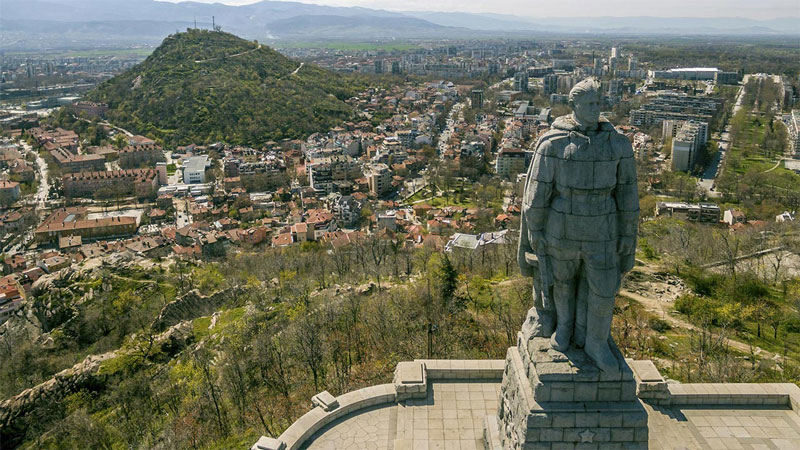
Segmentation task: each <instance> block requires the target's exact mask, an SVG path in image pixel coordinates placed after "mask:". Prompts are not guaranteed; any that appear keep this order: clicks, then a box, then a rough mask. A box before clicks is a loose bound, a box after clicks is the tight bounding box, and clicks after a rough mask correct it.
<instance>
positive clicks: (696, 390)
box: [668, 383, 800, 411]
mask: <svg viewBox="0 0 800 450" xmlns="http://www.w3.org/2000/svg"><path fill="white" fill-rule="evenodd" d="M668 390H669V402H670V404H672V405H720V406H754V405H762V406H783V407H790V408H792V409H793V410H795V411H797V410H798V408H800V388H798V387H797V386H796V385H794V384H791V383H686V384H681V383H676V384H669V385H668Z"/></svg>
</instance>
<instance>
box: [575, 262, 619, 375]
mask: <svg viewBox="0 0 800 450" xmlns="http://www.w3.org/2000/svg"><path fill="white" fill-rule="evenodd" d="M584 262H585V266H584V267H585V271H586V281H587V284H588V285H589V290H588V293H587V298H586V303H587V305H586V306H587V308H586V316H587V317H586V343H585V345H584V351H586V354H587V355H589V357H590V358H592V360H593V361H594V363H595V364H596V365H597V367H599V368H600V369H601V370H603V371H606V372H615V371H618V370H619V363H618V362H617V359H616V358H615V357H614V354H613V353H612V352H611V347H610V346H609V344H608V340H609V338H610V336H611V320H612V318H613V314H614V297H615V296H616V294H617V289H619V282H620V275H619V269H618V268H617V266H618V264H617V258H616V253H615V252H613V253H612V252H604V253H595V254H591V255H587V258H586V259H585V261H584Z"/></svg>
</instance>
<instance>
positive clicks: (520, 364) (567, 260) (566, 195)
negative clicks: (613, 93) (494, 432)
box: [498, 79, 647, 449]
mask: <svg viewBox="0 0 800 450" xmlns="http://www.w3.org/2000/svg"><path fill="white" fill-rule="evenodd" d="M569 103H570V106H571V107H572V109H573V113H572V114H570V115H566V116H562V117H559V118H557V119H556V120H555V121H554V123H553V125H552V127H551V129H550V131H548V132H547V133H545V134H544V135H543V136H542V137H541V138H540V139H539V140H538V142H537V144H536V153H535V155H534V159H533V162H532V163H531V166H530V169H529V171H528V178H527V183H526V186H525V193H524V196H523V200H522V220H521V227H520V228H521V229H520V240H519V252H518V261H519V265H520V268H521V270H522V272H523V274H526V275H530V276H533V279H534V283H533V303H534V304H533V308H531V309H530V311H529V312H528V317H527V319H526V321H525V324H524V325H523V328H522V331H521V332H520V333H519V335H518V345H517V347H516V348H511V349H509V351H508V355H507V358H506V369H505V372H504V376H503V384H502V399H501V403H500V405H499V411H498V415H499V419H500V420H499V423H500V426H501V430H500V437H501V439H502V442H503V448H504V449H523V448H529V447H530V446H528V447H526V445H525V444H526V442H527V443H532V442H537V441H539V440H542V441H546V442H551V443H552V442H557V441H558V439H553V436H556V435H559V436H562V439H564V440H565V441H566V442H584V443H591V442H593V441H594V438H595V437H596V435H597V433H598V432H602V433H608V434H610V433H612V432H614V433H617V434H623V435H624V436H623V439H619V440H618V441H621V442H628V443H630V444H631V445H633V448H639V447H640V448H647V414H646V412H645V410H644V408H643V407H642V406H641V405H640V404H639V401H638V399H637V397H636V382H635V381H634V379H633V372H632V371H631V369H630V368H629V367H628V364H627V363H626V362H625V360H624V358H623V356H622V354H621V353H620V352H619V350H618V349H617V347H616V346H615V345H614V342H613V340H612V338H611V335H610V332H611V320H612V314H613V311H614V298H615V296H616V294H617V290H618V289H619V286H620V280H621V277H622V275H623V274H624V273H626V272H628V271H629V270H630V269H631V268H632V267H633V264H634V253H635V250H636V232H637V225H638V220H639V197H638V194H637V191H636V164H635V160H634V158H633V149H632V147H631V144H630V142H629V141H628V139H627V138H626V137H625V136H624V135H622V134H620V133H618V132H617V131H616V129H615V128H614V126H613V125H612V124H611V123H610V122H608V121H606V120H601V119H600V93H599V85H598V83H597V82H595V81H594V80H593V79H585V80H583V81H581V82H580V83H578V84H577V85H575V87H574V88H573V89H572V91H571V92H570V94H569ZM601 416H603V420H605V421H608V423H609V424H610V423H611V422H612V421H611V420H609V417H610V416H614V417H615V419H613V425H614V426H613V428H612V427H599V420H600V417H601ZM601 429H602V430H603V431H598V430H601ZM593 430H594V431H593ZM600 438H604V436H603V437H600ZM615 440H616V439H615ZM637 442H638V443H641V444H640V446H637V445H636V444H635V443H637ZM629 446H630V445H629Z"/></svg>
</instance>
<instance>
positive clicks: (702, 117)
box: [631, 91, 722, 127]
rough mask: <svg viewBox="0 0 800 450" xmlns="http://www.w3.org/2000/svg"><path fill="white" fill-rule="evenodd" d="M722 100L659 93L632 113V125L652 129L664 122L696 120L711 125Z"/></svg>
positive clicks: (673, 93)
mask: <svg viewBox="0 0 800 450" xmlns="http://www.w3.org/2000/svg"><path fill="white" fill-rule="evenodd" d="M721 106H722V100H721V99H718V98H714V97H696V96H690V95H687V94H684V93H681V92H676V91H658V93H657V94H656V97H655V98H654V99H653V100H652V101H650V103H646V104H645V105H643V106H642V107H641V108H639V109H635V110H633V111H631V125H635V126H638V127H651V126H653V125H658V124H660V123H662V122H663V121H664V120H695V121H698V122H706V123H709V122H710V121H711V119H712V118H713V117H714V116H716V115H717V113H718V111H720V109H721Z"/></svg>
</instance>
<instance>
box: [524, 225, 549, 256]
mask: <svg viewBox="0 0 800 450" xmlns="http://www.w3.org/2000/svg"><path fill="white" fill-rule="evenodd" d="M528 242H530V245H531V250H533V252H534V253H544V252H545V251H547V250H546V248H545V247H546V246H547V240H546V239H545V236H544V232H542V231H540V230H536V231H533V230H528Z"/></svg>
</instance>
